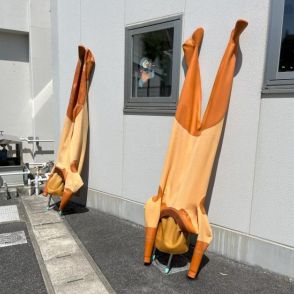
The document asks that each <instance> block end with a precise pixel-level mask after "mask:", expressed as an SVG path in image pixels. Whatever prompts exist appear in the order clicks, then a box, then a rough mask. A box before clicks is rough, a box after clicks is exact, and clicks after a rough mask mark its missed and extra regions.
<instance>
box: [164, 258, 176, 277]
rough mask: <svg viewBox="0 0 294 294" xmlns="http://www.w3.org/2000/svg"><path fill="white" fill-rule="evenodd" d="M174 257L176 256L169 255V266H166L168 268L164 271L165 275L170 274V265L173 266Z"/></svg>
mask: <svg viewBox="0 0 294 294" xmlns="http://www.w3.org/2000/svg"><path fill="white" fill-rule="evenodd" d="M173 256H174V255H173V254H170V255H169V258H168V263H167V266H166V268H165V269H164V273H165V274H168V273H169V272H170V265H171V262H172V259H173Z"/></svg>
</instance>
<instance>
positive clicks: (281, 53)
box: [263, 0, 294, 93]
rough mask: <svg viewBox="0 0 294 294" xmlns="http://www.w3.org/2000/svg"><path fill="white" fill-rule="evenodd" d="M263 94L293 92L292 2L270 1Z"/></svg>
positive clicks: (293, 7)
mask: <svg viewBox="0 0 294 294" xmlns="http://www.w3.org/2000/svg"><path fill="white" fill-rule="evenodd" d="M267 51H268V52H267V62H266V71H265V81H264V88H263V92H265V93H267V92H269V93H270V92H277V93H279V92H294V0H280V1H277V0H272V1H271V14H270V24H269V35H268V47H267Z"/></svg>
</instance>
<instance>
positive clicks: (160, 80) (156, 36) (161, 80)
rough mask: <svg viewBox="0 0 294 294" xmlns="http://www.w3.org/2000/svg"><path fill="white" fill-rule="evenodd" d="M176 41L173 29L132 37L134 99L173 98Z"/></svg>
mask: <svg viewBox="0 0 294 294" xmlns="http://www.w3.org/2000/svg"><path fill="white" fill-rule="evenodd" d="M173 38H174V29H173V28H169V29H164V30H158V31H153V32H148V33H142V34H137V35H134V36H133V56H132V59H133V60H132V64H133V70H132V72H133V73H132V96H133V97H169V96H170V95H171V85H172V59H173Z"/></svg>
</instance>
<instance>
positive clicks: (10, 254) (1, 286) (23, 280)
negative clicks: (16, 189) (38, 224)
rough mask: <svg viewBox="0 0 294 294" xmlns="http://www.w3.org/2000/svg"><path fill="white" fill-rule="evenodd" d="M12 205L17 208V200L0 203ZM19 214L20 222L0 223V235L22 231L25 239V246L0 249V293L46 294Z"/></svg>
mask: <svg viewBox="0 0 294 294" xmlns="http://www.w3.org/2000/svg"><path fill="white" fill-rule="evenodd" d="M13 204H16V205H17V206H18V208H19V202H18V200H9V201H7V200H1V201H0V206H4V205H13ZM19 214H20V221H13V222H6V223H0V234H4V233H11V232H17V231H24V232H25V235H26V239H27V243H26V244H19V245H13V246H7V247H2V248H0V293H1V294H2V293H3V294H6V293H9V294H20V293H21V294H26V293H27V294H32V293H34V294H39V293H40V294H41V293H47V291H46V288H45V284H44V281H43V278H42V274H41V271H40V268H39V264H38V261H37V259H36V255H35V252H34V248H33V246H32V241H31V239H30V237H29V234H28V230H27V227H26V224H25V222H24V215H23V212H22V211H21V209H19Z"/></svg>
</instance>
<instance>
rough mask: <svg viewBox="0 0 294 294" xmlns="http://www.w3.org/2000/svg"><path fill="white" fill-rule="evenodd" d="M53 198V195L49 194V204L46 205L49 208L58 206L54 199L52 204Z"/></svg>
mask: <svg viewBox="0 0 294 294" xmlns="http://www.w3.org/2000/svg"><path fill="white" fill-rule="evenodd" d="M51 200H52V195H51V194H49V196H48V204H47V207H46V209H47V210H50V209H53V208H55V207H56V203H55V202H54V200H53V203H52V204H51Z"/></svg>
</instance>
